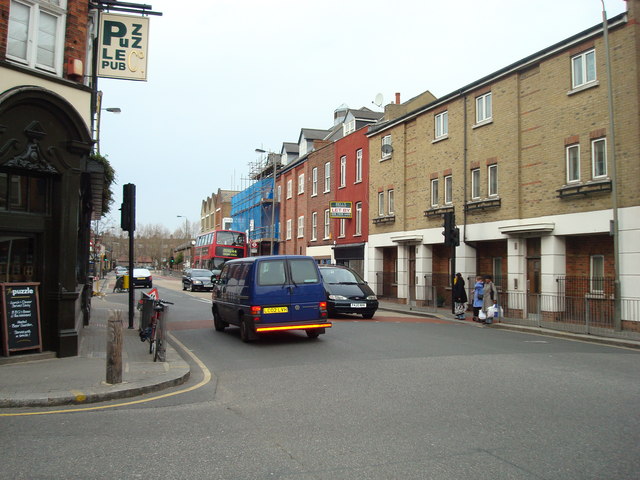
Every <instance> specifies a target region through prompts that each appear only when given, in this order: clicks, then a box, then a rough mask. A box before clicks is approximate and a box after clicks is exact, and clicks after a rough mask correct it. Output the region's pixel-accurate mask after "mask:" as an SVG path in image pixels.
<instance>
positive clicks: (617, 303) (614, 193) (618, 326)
mask: <svg viewBox="0 0 640 480" xmlns="http://www.w3.org/2000/svg"><path fill="white" fill-rule="evenodd" d="M600 1H601V2H602V30H603V35H604V51H605V63H606V65H607V96H608V104H609V130H610V132H611V133H610V135H611V142H607V144H608V145H609V148H608V149H607V150H608V152H607V153H610V154H611V155H610V156H611V208H612V209H613V220H612V222H611V229H610V230H611V231H610V234H611V235H613V264H614V270H615V271H614V280H613V305H614V307H613V308H614V317H613V328H614V330H615V331H617V332H619V331H621V330H622V298H621V297H620V293H621V292H620V235H619V231H620V230H619V223H618V188H617V171H616V170H617V169H616V137H615V130H614V126H615V121H614V117H613V85H612V83H611V82H612V80H611V59H610V57H609V25H608V21H607V12H606V10H605V6H604V0H600Z"/></svg>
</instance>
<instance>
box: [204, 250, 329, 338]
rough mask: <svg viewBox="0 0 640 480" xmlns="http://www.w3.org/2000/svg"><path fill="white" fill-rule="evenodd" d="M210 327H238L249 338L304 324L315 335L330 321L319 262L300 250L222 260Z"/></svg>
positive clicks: (310, 333) (309, 334) (297, 328)
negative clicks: (222, 265) (288, 253)
mask: <svg viewBox="0 0 640 480" xmlns="http://www.w3.org/2000/svg"><path fill="white" fill-rule="evenodd" d="M211 299H212V305H211V312H212V313H213V325H214V328H215V329H216V330H217V331H219V332H221V331H223V330H224V329H225V328H226V327H227V326H229V325H230V324H231V325H237V326H239V327H240V338H241V339H242V341H244V342H249V341H251V340H255V339H256V338H258V334H259V333H263V332H275V331H282V330H304V331H305V332H306V333H307V336H308V337H309V338H317V337H318V335H320V334H322V333H325V329H326V328H329V327H331V322H329V321H328V319H327V309H326V306H327V302H326V298H325V292H324V287H323V286H322V278H321V277H320V272H319V271H318V266H317V264H316V262H315V260H314V259H313V258H312V257H307V256H303V255H267V256H260V257H248V258H240V259H235V260H230V261H228V262H226V263H225V265H224V267H223V268H222V272H221V273H220V278H219V279H218V280H217V281H216V282H215V283H214V286H213V293H212V294H211Z"/></svg>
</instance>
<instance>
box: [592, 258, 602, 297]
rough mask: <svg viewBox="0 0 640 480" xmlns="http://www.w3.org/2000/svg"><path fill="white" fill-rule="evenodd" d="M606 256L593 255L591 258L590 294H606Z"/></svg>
mask: <svg viewBox="0 0 640 480" xmlns="http://www.w3.org/2000/svg"><path fill="white" fill-rule="evenodd" d="M603 279H604V255H591V256H590V258H589V283H590V285H589V290H590V293H595V294H603V293H604V280H603Z"/></svg>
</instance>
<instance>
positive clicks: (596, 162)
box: [591, 138, 607, 178]
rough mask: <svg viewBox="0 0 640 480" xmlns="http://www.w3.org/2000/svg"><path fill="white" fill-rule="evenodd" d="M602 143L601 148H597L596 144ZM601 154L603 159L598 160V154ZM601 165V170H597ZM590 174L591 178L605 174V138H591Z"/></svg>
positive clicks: (604, 175)
mask: <svg viewBox="0 0 640 480" xmlns="http://www.w3.org/2000/svg"><path fill="white" fill-rule="evenodd" d="M598 144H602V150H601V151H600V150H598V148H597V147H596V145H598ZM599 153H600V155H602V157H604V158H603V160H602V161H599V159H598V158H597V157H598V154H599ZM600 164H601V165H602V171H597V168H598V166H599V165H600ZM591 176H592V178H605V177H606V176H607V139H606V138H596V139H594V140H591Z"/></svg>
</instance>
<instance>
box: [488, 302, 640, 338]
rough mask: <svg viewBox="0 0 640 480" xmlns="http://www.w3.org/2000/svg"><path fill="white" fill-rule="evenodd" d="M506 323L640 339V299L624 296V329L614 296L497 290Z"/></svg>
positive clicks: (622, 313) (622, 317) (622, 309)
mask: <svg viewBox="0 0 640 480" xmlns="http://www.w3.org/2000/svg"><path fill="white" fill-rule="evenodd" d="M498 303H499V304H500V306H501V307H502V312H503V318H502V319H501V321H503V322H505V323H513V324H518V325H528V326H533V327H541V328H548V329H552V330H560V331H567V332H573V333H583V334H598V335H605V336H616V337H624V338H637V339H640V299H638V298H623V299H622V301H621V303H622V308H621V320H622V331H619V332H617V331H615V328H614V312H615V309H614V299H613V296H610V295H604V294H595V293H588V294H584V295H580V296H568V295H561V294H530V293H526V292H514V291H507V292H501V293H499V294H498Z"/></svg>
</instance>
